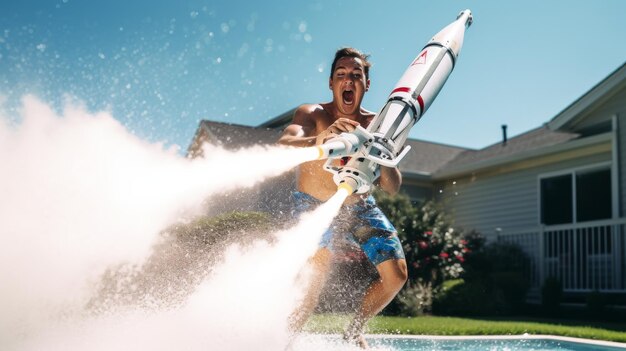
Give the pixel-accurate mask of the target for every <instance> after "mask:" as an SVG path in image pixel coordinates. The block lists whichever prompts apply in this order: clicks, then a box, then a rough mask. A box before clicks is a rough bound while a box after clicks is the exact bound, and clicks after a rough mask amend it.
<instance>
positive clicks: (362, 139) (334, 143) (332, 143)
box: [318, 126, 374, 158]
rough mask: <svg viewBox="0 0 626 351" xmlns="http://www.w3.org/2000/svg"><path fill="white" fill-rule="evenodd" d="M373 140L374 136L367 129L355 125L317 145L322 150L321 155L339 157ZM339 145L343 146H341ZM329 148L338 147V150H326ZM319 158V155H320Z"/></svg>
mask: <svg viewBox="0 0 626 351" xmlns="http://www.w3.org/2000/svg"><path fill="white" fill-rule="evenodd" d="M372 140H374V136H373V135H372V134H371V133H370V132H369V131H367V129H365V128H363V127H361V126H356V128H355V129H354V130H353V131H351V132H343V133H341V134H339V135H338V136H336V137H334V138H332V139H328V140H327V141H326V142H325V143H324V144H322V145H319V146H318V147H319V148H320V149H321V150H322V151H321V152H320V154H321V155H324V156H326V155H327V156H326V157H328V158H339V157H343V156H351V155H353V154H354V153H356V152H357V151H358V149H360V148H361V147H362V146H363V144H364V143H366V142H368V141H370V142H371V141H372ZM339 145H341V146H343V148H341V147H340V146H339ZM331 149H333V150H334V149H338V150H337V151H339V150H340V151H339V152H332V153H330V152H328V150H331ZM320 158H321V157H320Z"/></svg>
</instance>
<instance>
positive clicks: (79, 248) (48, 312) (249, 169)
mask: <svg viewBox="0 0 626 351" xmlns="http://www.w3.org/2000/svg"><path fill="white" fill-rule="evenodd" d="M298 150H300V149H287V148H280V147H276V148H261V147H258V148H253V149H248V150H243V151H240V152H234V153H233V152H226V151H224V150H221V149H219V148H211V149H210V150H209V152H205V154H206V155H207V157H206V158H205V159H202V160H187V159H185V158H182V157H180V156H178V155H176V153H175V150H165V149H163V147H162V145H159V144H150V143H147V142H145V141H142V140H140V139H138V138H136V137H135V136H133V135H132V134H131V133H129V132H128V131H126V130H125V129H124V128H123V127H122V126H121V125H120V124H119V123H118V122H117V121H115V120H114V119H113V118H112V117H111V116H110V115H109V114H108V113H97V114H90V113H88V112H86V111H85V110H84V109H83V108H80V107H77V106H73V105H68V106H67V107H66V108H65V110H64V113H63V116H57V115H56V114H55V113H54V111H52V109H51V108H50V107H48V106H47V105H46V104H44V103H42V102H40V101H38V100H37V99H35V98H33V97H26V98H24V100H23V109H22V113H21V123H20V124H19V125H18V126H14V127H12V126H8V125H6V123H5V118H0V164H1V165H2V167H3V171H2V172H0V196H1V197H2V201H1V202H0V223H1V230H0V281H1V282H2V284H1V285H0V307H1V308H0V310H1V311H2V313H0V348H2V349H3V350H5V349H6V350H11V349H16V350H32V349H48V350H54V349H59V350H76V349H81V350H83V349H85V348H87V349H91V350H94V349H95V350H98V349H102V350H112V349H127V350H138V349H153V350H172V349H203V350H206V349H207V346H208V345H211V344H215V345H222V347H224V348H228V349H233V350H237V349H241V350H243V349H249V348H246V347H247V346H249V345H251V344H246V343H245V342H244V344H241V347H235V348H231V347H227V346H225V345H227V344H232V343H233V340H239V339H243V340H245V341H246V342H248V343H254V342H255V341H254V340H255V338H254V337H252V334H255V332H254V331H255V330H262V331H264V332H263V333H257V334H255V335H257V336H258V337H263V336H265V337H264V339H263V340H264V341H265V342H267V343H268V345H276V346H280V345H282V344H283V343H284V342H285V339H284V333H285V332H284V324H285V323H286V319H285V316H286V314H287V313H288V311H289V310H290V309H291V308H293V303H292V299H293V298H295V297H297V294H293V293H294V291H297V290H294V289H295V288H294V287H293V286H292V285H291V284H292V282H293V279H292V278H293V277H294V275H295V274H297V272H298V271H299V270H300V269H301V267H302V265H303V264H304V261H305V260H306V258H307V257H308V256H307V255H310V253H312V250H314V249H315V247H316V243H317V240H318V239H319V236H320V235H321V233H322V231H323V230H322V229H319V228H321V227H323V226H324V224H323V223H326V225H327V223H328V222H329V221H330V220H332V217H333V216H334V214H335V213H336V211H337V208H338V207H339V205H338V204H341V202H342V201H343V200H341V201H338V204H337V203H334V204H333V203H331V204H329V205H328V206H323V207H322V208H320V210H319V211H317V212H316V213H318V214H317V215H315V217H312V218H313V219H309V220H308V221H307V222H303V223H305V224H302V225H300V226H298V227H297V228H295V229H294V230H293V231H290V232H289V233H283V234H278V235H277V236H278V237H279V238H280V240H278V244H277V245H276V246H272V247H270V246H268V244H262V243H259V244H257V245H254V246H253V247H252V248H251V249H248V250H247V251H241V250H238V249H235V248H233V249H232V250H231V251H229V254H228V255H227V258H226V260H225V262H224V263H223V265H222V266H220V267H219V268H216V269H214V270H213V271H214V272H215V274H214V276H212V277H211V278H209V280H208V281H206V282H204V283H203V284H202V286H201V287H200V288H199V289H198V291H197V292H196V293H195V294H194V295H193V296H192V298H190V299H189V301H187V303H186V304H185V305H184V307H182V308H180V309H176V310H170V311H161V312H154V311H152V312H146V311H129V312H127V313H126V314H123V315H122V314H116V315H112V316H107V317H93V318H85V317H81V316H83V314H82V312H83V311H82V309H83V307H84V305H85V303H86V301H88V300H89V298H90V297H92V295H93V287H94V283H95V282H96V281H97V280H98V279H99V276H100V275H101V274H102V272H103V271H104V270H105V269H107V267H110V266H111V265H115V264H118V263H121V262H128V263H141V262H142V260H143V259H145V257H146V256H147V255H148V254H149V253H150V248H151V247H152V245H153V244H154V243H155V242H156V240H157V239H158V237H159V232H160V231H161V230H163V229H164V228H165V227H166V226H167V225H169V224H171V223H172V222H174V221H176V220H177V219H178V218H179V217H180V215H181V214H182V213H184V212H188V211H191V210H195V206H196V205H198V204H200V203H201V202H202V200H204V199H205V198H206V197H207V196H208V195H210V194H213V193H216V192H221V191H226V190H229V189H234V188H237V187H241V186H252V185H254V184H256V183H258V182H260V181H262V180H263V179H265V178H267V177H270V176H273V175H277V174H280V173H282V172H284V171H286V170H289V169H291V168H293V167H294V166H295V165H297V164H298V163H300V162H302V161H303V160H306V159H311V157H315V155H313V156H306V155H301V154H298V152H300V151H298ZM225 165H228V166H227V167H225ZM332 206H335V207H334V209H333V207H332ZM327 208H330V210H326V211H327V212H326V214H325V215H321V214H319V213H321V212H320V211H323V209H327ZM321 218H325V219H324V220H320V219H321ZM314 228H317V229H314ZM302 233H311V234H306V235H304V234H302ZM293 241H297V243H294V242H293ZM303 241H305V242H306V243H305V242H303ZM250 277H253V278H254V277H256V278H257V279H258V280H257V281H248V278H250ZM238 284H243V285H238ZM263 306H265V307H263ZM263 308H265V309H263ZM243 311H246V312H243ZM60 317H63V318H60ZM263 318H265V319H263ZM129 326H130V327H129ZM220 326H222V327H220ZM242 327H244V328H242ZM210 330H216V331H218V333H211V332H209V331H210ZM248 334H250V335H251V336H250V337H248V336H247V335H248ZM219 340H222V343H220V341H219ZM272 342H273V343H272ZM232 345H236V344H232ZM264 349H272V348H264Z"/></svg>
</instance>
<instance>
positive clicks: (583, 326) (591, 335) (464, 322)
mask: <svg viewBox="0 0 626 351" xmlns="http://www.w3.org/2000/svg"><path fill="white" fill-rule="evenodd" d="M348 321H349V320H348V317H346V316H341V315H316V316H314V317H313V318H312V319H311V320H310V321H309V323H308V324H307V327H306V330H308V331H312V332H320V333H341V331H342V329H343V326H345V325H346V324H347V323H348ZM368 333H371V334H407V335H521V334H524V333H528V334H542V335H559V336H570V337H576V338H585V339H596V340H606V341H617V342H626V324H616V323H612V324H611V323H597V322H584V321H564V320H548V319H530V318H528V319H522V318H516V319H478V318H456V317H433V316H426V317H416V318H404V317H383V316H379V317H375V318H374V319H372V320H371V321H370V323H369V325H368Z"/></svg>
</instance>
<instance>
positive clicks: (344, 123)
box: [315, 118, 359, 145]
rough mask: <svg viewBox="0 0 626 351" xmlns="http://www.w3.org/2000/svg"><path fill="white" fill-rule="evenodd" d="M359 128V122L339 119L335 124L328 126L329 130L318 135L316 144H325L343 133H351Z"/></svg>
mask: <svg viewBox="0 0 626 351" xmlns="http://www.w3.org/2000/svg"><path fill="white" fill-rule="evenodd" d="M357 126H359V122H357V121H353V120H351V119H347V118H339V119H338V120H336V121H335V122H334V123H333V124H331V125H330V126H328V128H326V129H325V130H323V131H322V132H321V133H319V134H318V135H317V138H316V139H315V144H316V145H320V144H323V143H325V142H326V141H327V140H329V139H332V138H334V137H336V136H338V135H339V134H341V133H350V132H351V131H353V130H354V129H355V128H356V127H357Z"/></svg>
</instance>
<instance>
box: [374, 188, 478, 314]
mask: <svg viewBox="0 0 626 351" xmlns="http://www.w3.org/2000/svg"><path fill="white" fill-rule="evenodd" d="M375 196H376V198H377V203H378V205H379V206H380V208H381V209H382V210H383V212H384V213H385V214H386V215H387V216H388V217H389V219H390V220H391V222H392V223H393V224H394V226H395V227H396V229H397V231H398V236H399V237H400V240H401V242H402V245H403V248H404V254H405V255H406V260H407V266H408V273H409V280H408V283H407V286H406V287H405V289H404V291H403V292H401V293H400V294H399V296H398V299H396V300H403V301H405V302H404V303H402V305H407V303H406V302H407V301H411V297H410V296H409V297H407V296H405V295H406V294H407V293H409V294H411V296H413V295H417V297H416V298H415V299H417V300H418V301H421V302H419V303H417V305H416V306H413V307H411V310H412V311H413V312H411V311H403V310H402V307H401V306H400V307H398V306H396V307H397V308H399V311H396V312H395V313H402V314H409V315H410V314H420V313H423V312H425V311H426V312H427V311H429V310H430V303H431V301H429V300H432V299H429V298H425V297H424V296H432V294H433V292H436V290H437V289H438V288H439V287H440V286H441V284H442V283H443V282H444V280H446V279H454V278H458V277H459V276H460V275H461V274H462V273H463V263H464V262H465V259H466V256H467V254H468V253H469V252H470V248H469V247H468V246H467V241H466V240H465V239H464V238H463V233H461V232H459V231H457V230H455V229H454V228H453V227H452V226H451V224H450V223H451V222H450V218H449V217H448V216H447V215H446V213H445V212H444V211H443V208H442V207H441V206H440V205H439V204H437V203H435V202H433V201H428V202H426V203H424V204H422V205H413V204H412V203H411V201H410V199H409V197H408V196H406V195H404V194H398V195H395V196H388V195H386V194H384V193H382V192H376V194H375ZM415 299H413V300H412V302H413V303H415ZM396 304H397V301H396ZM393 308H394V307H393V305H392V306H390V309H393ZM392 313H394V312H392Z"/></svg>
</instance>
